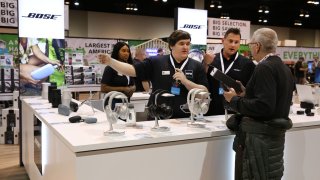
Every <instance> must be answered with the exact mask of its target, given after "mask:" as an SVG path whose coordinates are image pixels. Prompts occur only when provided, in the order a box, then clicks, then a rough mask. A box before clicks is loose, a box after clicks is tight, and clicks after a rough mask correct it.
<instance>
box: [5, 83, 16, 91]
mask: <svg viewBox="0 0 320 180" xmlns="http://www.w3.org/2000/svg"><path fill="white" fill-rule="evenodd" d="M4 85H5V86H4V92H5V93H9V92H13V90H14V84H13V83H12V81H4Z"/></svg>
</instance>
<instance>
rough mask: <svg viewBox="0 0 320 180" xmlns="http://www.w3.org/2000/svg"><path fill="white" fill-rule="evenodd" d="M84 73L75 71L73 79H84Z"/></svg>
mask: <svg viewBox="0 0 320 180" xmlns="http://www.w3.org/2000/svg"><path fill="white" fill-rule="evenodd" d="M83 77H84V74H83V73H73V79H83Z"/></svg>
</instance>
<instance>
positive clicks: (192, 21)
mask: <svg viewBox="0 0 320 180" xmlns="http://www.w3.org/2000/svg"><path fill="white" fill-rule="evenodd" d="M177 15H178V17H176V18H177V26H176V27H177V28H178V29H180V30H184V31H187V32H189V33H190V34H191V43H192V44H199V45H206V44H207V17H208V13H207V10H202V9H187V8H178V13H177Z"/></svg>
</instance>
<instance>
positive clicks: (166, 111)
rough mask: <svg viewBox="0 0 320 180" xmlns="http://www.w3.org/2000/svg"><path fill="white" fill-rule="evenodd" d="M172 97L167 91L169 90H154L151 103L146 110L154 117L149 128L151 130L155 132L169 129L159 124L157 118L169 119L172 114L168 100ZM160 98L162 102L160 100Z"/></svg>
mask: <svg viewBox="0 0 320 180" xmlns="http://www.w3.org/2000/svg"><path fill="white" fill-rule="evenodd" d="M172 97H174V95H173V94H171V93H169V91H166V90H163V89H157V90H156V91H154V92H153V93H152V94H151V96H150V99H151V104H150V105H149V107H148V112H149V115H150V116H151V117H154V119H155V125H154V127H153V128H151V131H156V132H166V131H170V128H169V127H166V126H159V121H158V120H159V119H169V118H170V117H171V116H172V114H173V109H172V107H171V106H170V105H169V101H170V100H172ZM160 99H162V101H161V102H162V103H159V102H160Z"/></svg>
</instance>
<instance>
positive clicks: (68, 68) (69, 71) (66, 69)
mask: <svg viewBox="0 0 320 180" xmlns="http://www.w3.org/2000/svg"><path fill="white" fill-rule="evenodd" d="M64 72H65V75H72V66H68V65H67V66H65V67H64Z"/></svg>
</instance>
